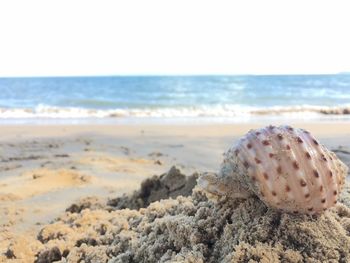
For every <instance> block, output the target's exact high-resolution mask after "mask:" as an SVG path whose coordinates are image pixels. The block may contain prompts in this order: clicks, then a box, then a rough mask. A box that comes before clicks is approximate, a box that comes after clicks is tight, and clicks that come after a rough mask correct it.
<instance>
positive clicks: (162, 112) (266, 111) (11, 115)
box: [0, 105, 350, 119]
mask: <svg viewBox="0 0 350 263" xmlns="http://www.w3.org/2000/svg"><path fill="white" fill-rule="evenodd" d="M325 115H327V116H332V115H333V116H340V115H349V116H350V105H341V106H337V107H328V106H313V105H299V106H272V107H250V106H243V105H217V106H215V105H211V106H207V105H203V106H194V107H148V108H129V109H87V108H80V107H56V106H49V105H38V106H36V107H34V108H0V119H38V118H48V119H86V118H95V119H96V118H98V119H103V118H130V117H132V118H194V117H196V118H201V117H203V118H205V117H209V118H235V117H240V118H242V117H244V116H246V117H250V116H257V117H258V116H282V117H286V116H291V117H302V118H313V117H317V118H320V117H322V116H325Z"/></svg>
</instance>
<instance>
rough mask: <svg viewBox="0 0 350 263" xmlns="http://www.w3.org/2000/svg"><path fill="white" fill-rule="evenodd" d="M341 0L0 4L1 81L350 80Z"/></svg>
mask: <svg viewBox="0 0 350 263" xmlns="http://www.w3.org/2000/svg"><path fill="white" fill-rule="evenodd" d="M349 7H350V2H349V1H347V0H344V1H340V0H328V1H324V0H317V1H315V0H307V1H305V0H303V1H300V0H264V1H261V0H256V1H253V0H242V1H240V0H237V1H235V0H229V1H224V0H215V1H214V0H211V1H207V0H147V1H145V0H141V1H135V0H127V1H125V0H124V1H118V0H113V1H108V0H96V1H92V0H73V1H72V0H57V1H55V0H52V1H47V0H31V1H28V0H23V1H19V0H11V1H1V2H0V76H2V77H6V76H72V75H79V76H83V75H149V74H150V75H164V74H165V75H191V74H324V73H338V72H350V50H349V49H350V34H349V27H350V15H349V10H350V9H349Z"/></svg>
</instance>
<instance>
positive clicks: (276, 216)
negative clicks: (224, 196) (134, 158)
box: [7, 173, 350, 263]
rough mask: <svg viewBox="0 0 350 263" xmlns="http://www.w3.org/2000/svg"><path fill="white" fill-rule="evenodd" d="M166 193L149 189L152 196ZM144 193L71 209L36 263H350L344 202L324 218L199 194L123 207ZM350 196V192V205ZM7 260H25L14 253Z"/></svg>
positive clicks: (51, 228) (42, 239) (44, 238)
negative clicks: (132, 207) (217, 199)
mask: <svg viewBox="0 0 350 263" xmlns="http://www.w3.org/2000/svg"><path fill="white" fill-rule="evenodd" d="M169 174H172V173H168V174H166V175H162V176H161V177H155V178H153V179H152V182H158V181H159V183H160V182H161V181H162V180H165V179H164V178H167V177H168V178H172V177H171V176H170V175H169ZM175 174H176V173H175ZM175 176H178V175H175ZM168 180H170V179H168ZM182 180H184V181H186V182H188V181H190V180H189V179H187V178H184V179H182ZM176 181H178V180H176ZM147 185H152V187H150V188H149V187H145V186H147ZM161 185H162V184H161ZM185 185H186V184H185ZM158 186H159V185H158ZM164 187H165V185H162V186H161V187H160V188H157V187H154V185H153V184H149V183H145V182H144V183H143V188H145V189H151V190H150V191H146V192H147V193H148V194H150V193H155V192H157V191H160V190H161V189H162V188H164ZM155 189H158V190H155ZM168 190H169V189H168ZM144 191H145V190H142V188H141V190H139V191H137V192H135V193H134V194H133V195H132V196H131V197H124V199H117V200H123V201H119V202H114V203H113V202H112V204H114V205H115V207H113V206H111V202H109V204H110V205H106V204H101V203H100V201H98V200H96V199H90V200H85V202H82V203H80V204H77V207H78V208H76V209H73V210H72V209H70V210H69V209H68V212H66V213H65V214H64V215H62V216H61V217H60V218H58V219H57V220H55V221H54V222H53V223H52V224H50V225H47V226H45V227H43V228H42V230H41V231H40V233H39V234H38V236H37V240H38V241H37V242H39V243H40V246H37V247H41V249H40V251H33V252H32V253H33V254H36V255H37V260H36V262H53V261H57V260H59V261H61V262H79V261H82V260H84V261H85V262H251V263H253V262H350V238H349V231H350V209H349V208H348V207H347V206H346V205H344V204H341V203H340V204H338V205H337V206H336V207H334V208H332V209H331V210H329V211H327V212H326V213H324V214H322V215H321V216H302V215H290V214H285V213H280V212H278V211H274V210H271V209H269V208H267V207H266V206H265V205H264V204H263V203H262V202H261V201H260V200H258V199H255V198H250V199H248V200H235V201H232V200H220V201H214V200H208V199H207V197H206V196H205V195H204V194H203V193H202V192H200V191H198V190H194V191H193V193H192V195H191V196H187V197H184V196H178V197H177V198H176V199H172V198H169V199H165V200H161V201H155V202H153V203H151V204H150V205H149V206H147V207H146V208H140V209H138V210H131V209H128V208H126V209H116V208H117V207H119V206H126V205H127V204H131V206H134V205H135V204H138V205H139V204H140V202H139V201H136V200H139V199H140V194H141V193H144ZM168 193H169V192H168ZM170 193H171V191H170ZM348 195H349V188H347V189H346V191H344V193H343V196H342V201H344V202H345V204H348V202H347V200H349V197H348ZM142 196H145V195H142V194H141V197H142ZM146 196H147V195H146ZM148 196H152V195H148ZM160 196H162V197H163V196H164V195H158V197H160ZM152 198H155V195H154V196H153V197H152ZM141 199H142V198H141ZM142 200H143V201H142V202H144V204H147V202H148V201H150V200H151V199H148V198H146V199H145V200H146V201H144V199H142ZM152 200H153V199H152ZM142 202H141V203H142ZM84 203H85V206H79V205H81V204H84ZM7 254H8V255H10V256H11V257H12V258H16V257H17V254H16V251H13V250H11V248H9V250H8V251H7Z"/></svg>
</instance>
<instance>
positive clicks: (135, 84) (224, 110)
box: [0, 74, 350, 123]
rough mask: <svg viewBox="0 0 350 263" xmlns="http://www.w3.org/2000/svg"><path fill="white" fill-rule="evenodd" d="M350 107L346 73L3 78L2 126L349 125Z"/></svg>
mask: <svg viewBox="0 0 350 263" xmlns="http://www.w3.org/2000/svg"><path fill="white" fill-rule="evenodd" d="M349 110H350V75H349V74H334V75H285V76H283V75H275V76H253V75H249V76H115V77H114V76H111V77H44V78H42V77H36V78H0V123H28V122H29V123H31V122H40V123H42V122H51V123H56V122H58V123H62V122H68V123H72V122H73V123H74V122H77V123H80V122H112V123H113V122H125V121H126V122H128V121H131V122H145V121H146V122H147V121H156V122H171V121H189V122H193V121H195V122H200V121H202V120H203V121H220V122H241V121H251V120H256V119H261V118H295V119H301V120H329V119H337V120H339V119H340V120H348V119H350V117H349V116H350V115H348V113H350V111H349ZM326 113H327V114H326Z"/></svg>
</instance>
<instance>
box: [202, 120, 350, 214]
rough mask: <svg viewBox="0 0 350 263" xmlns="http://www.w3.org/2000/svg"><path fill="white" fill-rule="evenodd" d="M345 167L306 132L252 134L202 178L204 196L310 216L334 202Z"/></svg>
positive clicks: (272, 128)
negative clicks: (248, 200)
mask: <svg viewBox="0 0 350 263" xmlns="http://www.w3.org/2000/svg"><path fill="white" fill-rule="evenodd" d="M347 170H348V168H347V166H346V165H345V164H344V163H343V162H341V161H340V160H339V159H338V158H337V156H336V155H335V153H333V152H331V151H329V150H328V149H327V148H326V147H325V146H323V145H322V144H320V143H319V142H318V141H317V140H316V139H315V138H314V137H313V136H312V135H311V134H310V133H309V132H307V131H305V130H303V129H295V128H292V127H290V126H279V127H275V126H268V127H265V128H262V129H258V130H251V131H250V132H248V133H247V134H246V135H245V136H244V137H243V138H242V139H240V140H239V141H238V143H237V144H236V145H235V146H233V147H232V148H230V149H229V150H228V151H227V153H226V154H225V159H224V161H223V163H222V165H221V170H220V172H219V174H210V173H206V174H203V175H202V176H201V177H200V178H199V180H198V183H199V186H201V187H202V188H204V189H205V190H207V191H208V192H211V193H214V194H218V195H227V196H231V197H241V198H245V197H248V196H250V195H257V196H258V197H259V198H260V199H261V200H262V201H263V202H264V203H265V204H266V205H268V206H270V207H273V208H277V209H281V210H283V211H287V212H293V213H303V214H314V213H318V212H321V211H324V210H326V209H327V208H329V207H331V206H333V205H334V204H336V202H337V198H338V196H339V193H340V191H341V190H342V188H343V185H344V183H345V177H346V174H347Z"/></svg>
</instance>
